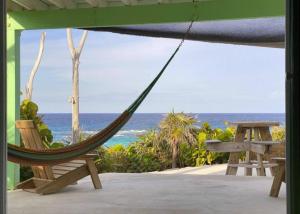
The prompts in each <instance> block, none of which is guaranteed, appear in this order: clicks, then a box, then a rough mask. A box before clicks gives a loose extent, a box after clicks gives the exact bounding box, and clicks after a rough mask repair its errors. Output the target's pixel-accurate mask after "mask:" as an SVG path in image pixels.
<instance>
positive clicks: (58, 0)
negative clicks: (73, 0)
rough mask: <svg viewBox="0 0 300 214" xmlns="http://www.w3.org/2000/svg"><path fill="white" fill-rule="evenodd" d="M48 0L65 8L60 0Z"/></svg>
mask: <svg viewBox="0 0 300 214" xmlns="http://www.w3.org/2000/svg"><path fill="white" fill-rule="evenodd" d="M48 2H50V3H51V4H53V5H54V6H56V7H58V8H65V5H64V3H63V2H62V1H61V0H48Z"/></svg>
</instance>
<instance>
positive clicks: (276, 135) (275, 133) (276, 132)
mask: <svg viewBox="0 0 300 214" xmlns="http://www.w3.org/2000/svg"><path fill="white" fill-rule="evenodd" d="M272 139H273V140H274V141H279V142H285V128H284V127H281V126H280V127H273V128H272Z"/></svg>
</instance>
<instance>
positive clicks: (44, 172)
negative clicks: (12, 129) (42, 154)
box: [16, 120, 54, 180]
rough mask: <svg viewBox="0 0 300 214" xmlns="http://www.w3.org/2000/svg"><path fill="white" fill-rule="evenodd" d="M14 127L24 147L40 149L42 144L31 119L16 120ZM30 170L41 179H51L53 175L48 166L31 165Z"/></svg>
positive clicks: (42, 147) (42, 146)
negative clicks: (17, 130) (18, 131)
mask: <svg viewBox="0 0 300 214" xmlns="http://www.w3.org/2000/svg"><path fill="white" fill-rule="evenodd" d="M16 127H17V128H18V129H19V130H20V134H21V137H22V141H23V144H24V147H25V148H28V149H34V150H42V149H44V148H45V147H44V145H43V142H42V139H41V137H40V135H39V132H38V130H37V128H36V127H35V126H34V123H33V121H32V120H18V121H16ZM31 168H32V171H33V174H34V176H35V177H37V178H41V179H49V180H53V179H54V175H53V172H52V169H51V167H50V166H32V167H31Z"/></svg>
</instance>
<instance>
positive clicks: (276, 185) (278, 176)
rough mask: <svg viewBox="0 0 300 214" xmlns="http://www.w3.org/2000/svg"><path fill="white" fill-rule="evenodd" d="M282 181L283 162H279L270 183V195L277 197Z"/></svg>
mask: <svg viewBox="0 0 300 214" xmlns="http://www.w3.org/2000/svg"><path fill="white" fill-rule="evenodd" d="M284 181H285V162H279V163H278V167H277V170H276V173H275V176H274V180H273V183H272V187H271V191H270V196H271V197H278V194H279V191H280V187H281V184H282V182H284Z"/></svg>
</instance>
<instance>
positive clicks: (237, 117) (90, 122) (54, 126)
mask: <svg viewBox="0 0 300 214" xmlns="http://www.w3.org/2000/svg"><path fill="white" fill-rule="evenodd" d="M118 115H119V114H117V113H114V114H92V113H84V114H80V116H79V119H80V127H81V130H82V131H83V132H85V133H87V134H93V133H95V132H96V131H98V130H101V129H103V128H104V127H106V126H107V125H108V124H109V123H110V122H112V121H113V120H114V119H115V118H116V117H117V116H118ZM189 115H192V116H194V117H195V118H196V119H197V121H198V122H197V124H196V125H197V126H201V123H203V122H208V123H209V124H211V126H212V127H213V128H222V129H224V128H226V125H225V122H226V121H230V122H234V121H278V122H280V124H281V125H282V126H285V114H283V113H259V114H257V113H255V114H254V113H253V114H252V113H251V114H249V113H236V114H231V113H230V114H229V113H227V114H222V113H199V114H198V113H191V114H189ZM42 116H43V120H44V122H45V123H46V124H47V125H48V126H49V128H50V129H51V130H52V132H53V135H54V140H55V141H62V140H65V139H68V138H70V135H71V117H72V116H71V114H65V113H61V114H42ZM165 116H166V114H165V113H136V114H134V115H133V117H132V118H131V119H130V121H129V122H128V123H127V124H126V125H125V126H124V127H123V128H122V129H121V130H120V131H119V132H118V133H117V134H116V135H115V136H114V137H112V138H111V139H110V140H109V141H108V142H107V143H105V146H112V145H115V144H123V145H128V144H129V143H131V142H134V141H136V139H137V137H138V136H139V135H141V134H143V133H144V132H146V131H147V130H149V129H155V128H157V127H158V124H159V122H160V121H161V119H163V118H164V117H165Z"/></svg>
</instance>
